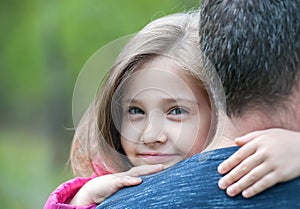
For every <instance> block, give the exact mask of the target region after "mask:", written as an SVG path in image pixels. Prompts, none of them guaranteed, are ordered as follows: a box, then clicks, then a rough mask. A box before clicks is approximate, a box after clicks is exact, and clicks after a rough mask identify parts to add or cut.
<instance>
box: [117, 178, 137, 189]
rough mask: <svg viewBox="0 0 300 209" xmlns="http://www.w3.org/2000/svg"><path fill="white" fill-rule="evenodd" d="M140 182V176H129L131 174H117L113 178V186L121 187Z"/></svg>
mask: <svg viewBox="0 0 300 209" xmlns="http://www.w3.org/2000/svg"><path fill="white" fill-rule="evenodd" d="M140 183H142V179H141V178H137V177H131V176H118V177H117V178H116V180H115V186H116V187H117V188H118V189H121V188H123V187H126V186H134V185H138V184H140Z"/></svg>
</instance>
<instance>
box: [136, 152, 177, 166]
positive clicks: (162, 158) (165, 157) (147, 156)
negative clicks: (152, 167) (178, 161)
mask: <svg viewBox="0 0 300 209" xmlns="http://www.w3.org/2000/svg"><path fill="white" fill-rule="evenodd" d="M138 157H140V158H142V159H143V160H144V161H145V162H146V163H150V164H153V163H155V164H158V163H168V162H172V161H174V158H176V157H177V155H176V154H166V153H157V152H155V153H154V152H151V153H140V154H138Z"/></svg>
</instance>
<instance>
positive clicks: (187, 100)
mask: <svg viewBox="0 0 300 209" xmlns="http://www.w3.org/2000/svg"><path fill="white" fill-rule="evenodd" d="M162 101H163V102H165V103H175V104H177V103H192V104H197V105H198V104H199V103H198V102H197V101H196V100H193V99H191V98H184V97H181V98H163V99H162ZM122 103H123V104H131V103H135V104H139V103H140V100H138V99H135V98H133V99H130V98H124V99H123V100H122Z"/></svg>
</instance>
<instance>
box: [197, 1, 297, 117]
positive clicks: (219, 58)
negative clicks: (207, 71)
mask: <svg viewBox="0 0 300 209" xmlns="http://www.w3.org/2000/svg"><path fill="white" fill-rule="evenodd" d="M199 30H200V31H199V32H200V45H201V49H202V50H203V52H204V54H206V56H208V58H209V59H210V60H211V61H212V63H213V64H214V65H215V68H216V70H217V72H218V74H219V76H220V78H221V80H222V82H223V85H224V90H225V94H226V105H227V114H228V116H230V117H231V116H237V117H239V116H242V115H243V114H244V113H246V112H248V111H249V110H259V111H263V112H268V113H270V112H273V111H275V110H278V109H279V108H286V107H287V104H288V103H287V102H288V101H289V100H290V98H291V95H292V93H293V92H294V91H295V89H296V87H297V86H298V82H299V81H300V79H299V76H300V1H299V0H203V1H202V6H201V11H200V29H199Z"/></svg>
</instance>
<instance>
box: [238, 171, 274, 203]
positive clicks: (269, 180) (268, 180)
mask: <svg viewBox="0 0 300 209" xmlns="http://www.w3.org/2000/svg"><path fill="white" fill-rule="evenodd" d="M276 178H277V177H276V175H275V173H274V172H271V173H269V174H267V175H265V176H263V177H262V178H261V179H260V180H259V181H257V182H255V183H254V184H253V185H252V186H250V187H249V188H247V189H246V190H244V191H243V192H242V195H243V197H245V198H250V197H253V196H254V195H256V194H258V193H260V192H262V191H264V190H266V189H267V188H269V187H271V186H273V185H274V184H276V182H277V181H276Z"/></svg>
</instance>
